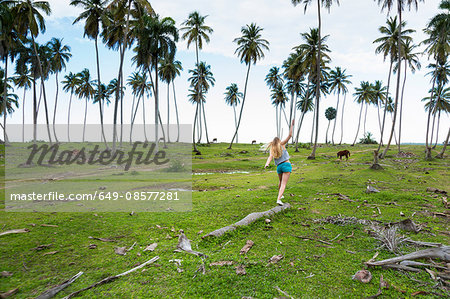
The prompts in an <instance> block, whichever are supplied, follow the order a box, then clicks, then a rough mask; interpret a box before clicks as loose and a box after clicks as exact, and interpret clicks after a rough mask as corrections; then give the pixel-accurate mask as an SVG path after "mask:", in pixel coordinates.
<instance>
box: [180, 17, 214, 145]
mask: <svg viewBox="0 0 450 299" xmlns="http://www.w3.org/2000/svg"><path fill="white" fill-rule="evenodd" d="M207 17H208V16H207V15H206V16H202V15H201V14H200V12H198V11H194V12H192V13H190V14H189V16H188V19H187V20H185V21H184V22H183V23H182V24H181V25H183V26H184V27H181V29H180V30H181V31H182V32H183V35H182V36H181V38H182V39H183V40H187V47H188V48H189V46H190V45H191V44H192V43H193V42H194V43H195V58H196V65H198V64H199V63H200V60H199V50H201V49H203V43H204V42H206V43H209V41H210V38H209V34H212V33H213V32H214V30H213V29H212V28H211V27H209V26H208V25H205V20H206V18H207ZM198 103H199V105H203V101H199V102H198ZM200 109H202V107H200ZM203 111H204V107H203ZM200 119H201V117H200ZM204 121H205V131H206V140H207V143H209V140H208V133H207V126H206V118H204ZM194 126H195V122H194ZM193 143H194V151H197V148H196V146H195V141H194V142H193Z"/></svg>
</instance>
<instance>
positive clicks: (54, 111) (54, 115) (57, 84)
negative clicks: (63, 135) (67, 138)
mask: <svg viewBox="0 0 450 299" xmlns="http://www.w3.org/2000/svg"><path fill="white" fill-rule="evenodd" d="M55 76H56V96H55V108H54V109H53V135H55V141H56V142H59V140H58V137H57V136H56V127H55V120H56V107H57V105H58V90H59V83H58V72H56V74H55Z"/></svg>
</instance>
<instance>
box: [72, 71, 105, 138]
mask: <svg viewBox="0 0 450 299" xmlns="http://www.w3.org/2000/svg"><path fill="white" fill-rule="evenodd" d="M76 76H78V78H79V81H78V82H77V85H78V87H77V89H76V90H75V93H76V95H77V96H78V98H79V99H84V100H85V107H84V122H83V139H82V142H84V136H85V132H86V117H87V107H88V102H89V100H90V99H92V98H93V97H94V95H95V89H94V86H93V80H92V79H91V74H90V72H89V70H88V69H84V70H82V71H81V72H80V73H78V74H77V75H76ZM100 104H101V103H100Z"/></svg>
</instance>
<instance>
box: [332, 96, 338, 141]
mask: <svg viewBox="0 0 450 299" xmlns="http://www.w3.org/2000/svg"><path fill="white" fill-rule="evenodd" d="M339 94H340V92H338V99H337V103H336V117H335V118H334V124H333V133H331V143H332V144H333V145H334V131H335V130H336V121H337V116H338V111H339V110H338V108H339Z"/></svg>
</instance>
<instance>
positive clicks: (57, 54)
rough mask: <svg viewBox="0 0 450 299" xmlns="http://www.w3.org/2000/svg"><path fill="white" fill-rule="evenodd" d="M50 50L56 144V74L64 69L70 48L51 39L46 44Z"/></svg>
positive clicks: (57, 40) (60, 40) (57, 87)
mask: <svg viewBox="0 0 450 299" xmlns="http://www.w3.org/2000/svg"><path fill="white" fill-rule="evenodd" d="M48 46H49V48H50V54H51V55H52V58H51V61H50V63H51V71H52V72H53V73H55V78H56V95H55V108H54V110H53V134H54V135H55V140H56V142H58V137H57V136H56V129H55V119H56V107H57V105H58V91H59V80H58V73H60V72H61V71H62V70H63V69H66V63H67V61H69V59H70V57H72V54H71V53H70V47H69V46H67V45H63V44H62V39H59V38H52V39H51V41H50V42H49V43H48Z"/></svg>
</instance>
